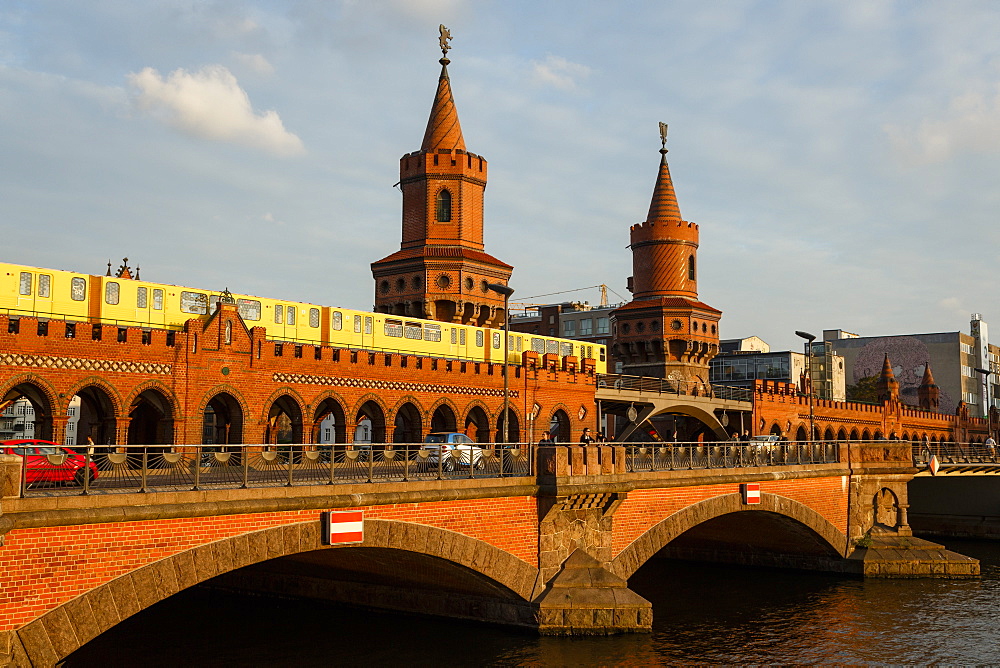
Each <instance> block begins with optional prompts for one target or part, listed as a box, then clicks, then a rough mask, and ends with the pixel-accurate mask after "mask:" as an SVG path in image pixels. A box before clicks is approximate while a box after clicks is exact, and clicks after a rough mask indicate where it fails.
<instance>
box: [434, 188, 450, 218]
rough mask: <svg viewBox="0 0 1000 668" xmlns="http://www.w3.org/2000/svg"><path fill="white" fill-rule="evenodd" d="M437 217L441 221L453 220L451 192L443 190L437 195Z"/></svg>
mask: <svg viewBox="0 0 1000 668" xmlns="http://www.w3.org/2000/svg"><path fill="white" fill-rule="evenodd" d="M437 219H438V222H439V223H450V222H451V193H450V192H448V191H447V190H442V191H441V192H439V193H438V196H437Z"/></svg>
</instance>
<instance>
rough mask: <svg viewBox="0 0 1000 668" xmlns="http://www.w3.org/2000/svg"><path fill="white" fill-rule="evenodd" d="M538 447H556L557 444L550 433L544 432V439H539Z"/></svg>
mask: <svg viewBox="0 0 1000 668" xmlns="http://www.w3.org/2000/svg"><path fill="white" fill-rule="evenodd" d="M538 445H555V442H554V441H553V440H552V439H551V438H549V432H547V431H543V432H542V437H541V438H540V439H538Z"/></svg>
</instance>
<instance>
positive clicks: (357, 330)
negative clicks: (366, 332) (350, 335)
mask: <svg viewBox="0 0 1000 668" xmlns="http://www.w3.org/2000/svg"><path fill="white" fill-rule="evenodd" d="M354 333H355V334H360V333H361V316H360V315H356V316H354Z"/></svg>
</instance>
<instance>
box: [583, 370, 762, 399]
mask: <svg viewBox="0 0 1000 668" xmlns="http://www.w3.org/2000/svg"><path fill="white" fill-rule="evenodd" d="M597 387H598V388H602V387H606V388H610V389H615V390H625V391H632V392H640V393H648V394H671V395H677V396H688V397H708V398H710V399H725V400H728V401H747V402H749V401H752V400H753V390H749V389H747V388H744V387H729V386H726V385H709V386H706V385H705V384H704V383H696V382H691V381H680V380H670V379H668V378H652V377H648V376H626V375H624V374H612V373H604V374H598V376H597Z"/></svg>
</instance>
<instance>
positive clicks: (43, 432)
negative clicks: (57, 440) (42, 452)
mask: <svg viewBox="0 0 1000 668" xmlns="http://www.w3.org/2000/svg"><path fill="white" fill-rule="evenodd" d="M22 397H23V398H24V399H27V400H28V403H30V404H31V407H32V409H33V410H34V411H35V438H40V439H42V440H45V441H51V440H53V437H54V436H55V435H56V434H54V433H53V432H54V430H53V421H52V417H53V415H55V414H56V411H59V410H61V411H62V413H63V414H64V415H65V414H66V410H67V404H68V401H67V402H66V403H63V402H60V401H59V400H58V399H57V392H56V391H55V389H54V388H53V387H52V385H50V384H49V383H48V381H46V380H45V379H43V378H39V377H38V376H36V375H35V374H32V373H23V374H18V375H16V376H14V377H13V378H10V379H8V380H7V382H5V383H4V384H3V385H0V403H2V402H4V401H13V400H16V399H20V398H22ZM70 398H72V397H70ZM39 416H40V417H41V419H39Z"/></svg>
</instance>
